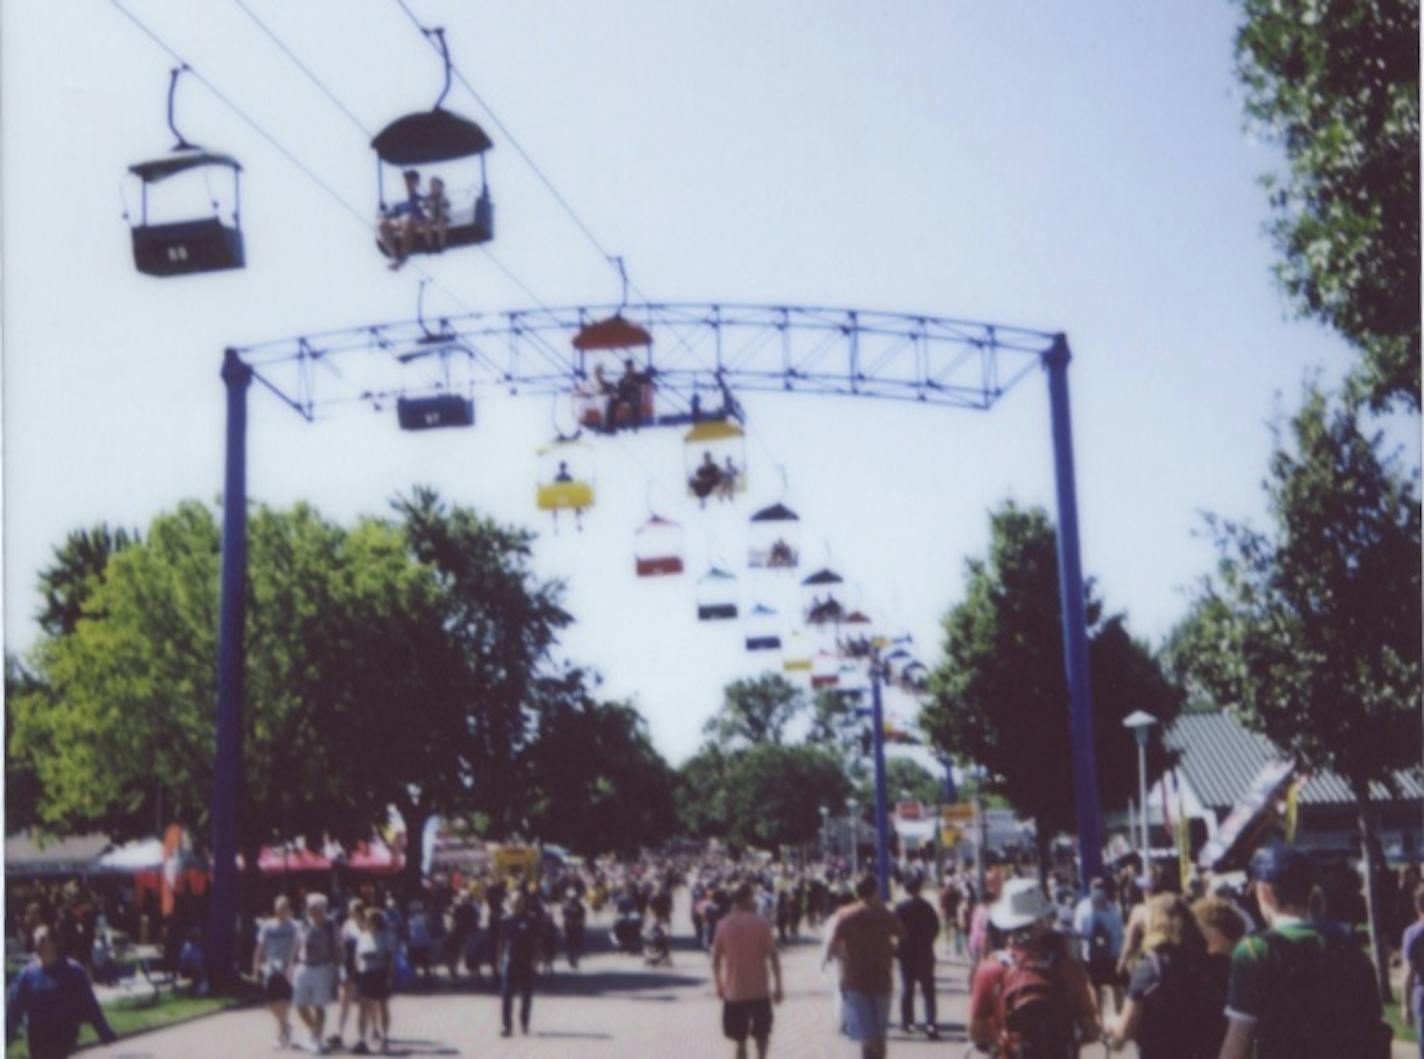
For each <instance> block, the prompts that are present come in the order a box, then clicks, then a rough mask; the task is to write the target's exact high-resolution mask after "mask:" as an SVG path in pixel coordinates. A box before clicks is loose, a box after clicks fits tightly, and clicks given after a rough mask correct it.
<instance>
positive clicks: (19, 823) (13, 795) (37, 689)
mask: <svg viewBox="0 0 1424 1059" xmlns="http://www.w3.org/2000/svg"><path fill="white" fill-rule="evenodd" d="M46 691H47V689H46V688H45V687H44V685H43V684H41V683H40V682H39V680H37V679H36V678H35V675H34V674H33V673H31V672H30V671H29V670H28V669H26V668H25V666H24V665H23V663H21V661H20V660H19V659H18V658H17V657H15V656H14V655H9V654H7V655H6V656H5V701H6V702H8V703H14V702H15V701H16V700H17V699H19V698H21V697H25V698H32V697H42V696H43V695H44V694H45V692H46ZM40 701H41V702H42V701H43V699H42V698H40ZM14 732H15V711H14V710H13V709H7V710H6V711H5V746H6V748H7V752H6V755H5V831H6V833H7V834H15V833H17V832H20V831H24V830H25V829H27V828H32V827H34V826H35V825H36V824H38V823H39V822H40V817H39V803H40V797H41V793H40V781H39V776H38V775H36V773H35V766H34V762H33V761H31V760H30V759H29V757H28V755H26V756H24V757H21V756H18V755H16V754H13V753H10V752H9V750H8V748H9V747H10V746H11V743H12V740H13V737H14Z"/></svg>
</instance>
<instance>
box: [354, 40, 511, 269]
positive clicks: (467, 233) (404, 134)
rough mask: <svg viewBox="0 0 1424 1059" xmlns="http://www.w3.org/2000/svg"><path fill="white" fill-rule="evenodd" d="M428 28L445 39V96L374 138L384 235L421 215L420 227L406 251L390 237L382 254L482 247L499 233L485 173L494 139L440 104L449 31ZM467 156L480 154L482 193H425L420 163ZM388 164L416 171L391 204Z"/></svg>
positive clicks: (447, 68)
mask: <svg viewBox="0 0 1424 1059" xmlns="http://www.w3.org/2000/svg"><path fill="white" fill-rule="evenodd" d="M428 32H429V33H430V34H431V35H433V36H434V37H435V38H436V39H437V40H438V41H439V42H440V54H441V56H442V57H443V58H444V61H445V87H444V88H443V89H442V90H441V92H440V98H438V99H437V100H436V101H435V106H434V107H432V108H431V109H430V110H428V111H420V112H418V113H415V114H407V115H405V116H404V117H401V118H397V119H396V120H395V121H393V122H391V123H390V124H389V125H387V126H386V127H385V128H384V129H382V130H381V131H380V132H379V133H377V134H376V137H375V139H373V140H372V141H371V146H372V148H374V149H375V152H376V186H377V193H378V196H379V200H380V213H381V227H382V229H383V233H382V234H383V236H387V235H389V234H390V233H387V232H385V231H384V229H386V228H387V226H399V225H400V224H402V223H404V222H405V221H409V220H412V219H416V218H421V219H420V220H419V223H418V229H419V230H418V231H417V230H412V231H411V232H410V234H409V235H408V236H407V237H406V238H405V239H404V240H403V242H402V246H401V251H402V254H401V255H396V248H395V247H392V246H390V245H388V240H387V238H384V237H383V238H381V239H378V240H377V241H376V245H377V246H378V247H379V248H380V250H381V253H383V254H385V255H386V256H387V257H391V256H403V254H404V253H410V254H428V253H438V252H440V251H441V250H445V249H447V248H450V247H458V246H478V245H479V244H481V243H487V242H489V241H490V240H491V239H493V238H494V204H493V202H492V201H491V200H490V193H489V180H488V178H487V174H486V172H485V152H486V151H488V150H489V149H490V148H491V147H493V146H494V144H493V142H492V141H491V140H490V138H489V136H487V135H486V134H485V131H484V129H482V128H480V126H479V125H477V124H476V123H475V122H473V121H471V120H470V119H469V118H464V117H461V116H460V115H458V114H454V113H452V112H450V111H448V110H444V109H443V108H442V107H441V106H440V104H441V103H443V102H444V101H445V97H446V95H448V94H449V92H450V51H449V49H448V48H447V47H446V45H445V32H444V30H441V29H435V30H430V31H428ZM465 158H478V159H479V165H480V174H479V192H478V194H475V192H474V189H473V187H471V188H469V189H467V190H466V191H462V190H461V189H459V188H455V189H453V190H452V192H451V195H450V197H449V198H448V199H447V198H445V197H444V194H443V190H436V189H434V188H433V187H432V189H431V191H430V192H429V193H422V192H420V190H419V188H418V178H419V173H418V172H416V170H415V167H416V166H431V165H439V164H441V163H446V162H458V161H460V160H461V159H465ZM388 165H390V166H395V167H396V168H398V169H399V170H401V171H402V172H404V173H411V172H416V184H415V186H412V184H411V183H410V181H407V197H406V198H405V199H404V200H402V201H400V202H396V203H392V204H389V205H388V204H387V202H386V187H385V167H386V166H388ZM432 177H433V178H434V179H439V180H440V181H441V184H442V188H443V184H444V177H443V176H440V175H439V174H438V173H437V174H432ZM432 184H433V180H432Z"/></svg>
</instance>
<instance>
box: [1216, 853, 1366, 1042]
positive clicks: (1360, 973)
mask: <svg viewBox="0 0 1424 1059" xmlns="http://www.w3.org/2000/svg"><path fill="white" fill-rule="evenodd" d="M1251 879H1252V882H1253V884H1254V886H1255V890H1256V900H1257V903H1258V904H1259V905H1260V907H1261V914H1262V916H1263V917H1264V918H1265V920H1266V929H1265V930H1263V931H1262V932H1260V933H1259V934H1254V935H1252V936H1250V937H1248V938H1245V939H1243V940H1242V942H1241V944H1239V945H1237V946H1236V951H1235V952H1234V953H1233V954H1232V957H1231V979H1230V984H1229V985H1228V987H1227V1000H1226V1020H1227V1028H1226V1040H1225V1041H1224V1042H1223V1043H1222V1046H1221V1056H1220V1059H1249V1057H1250V1056H1251V1055H1252V1054H1254V1055H1255V1056H1256V1057H1257V1059H1285V1057H1290V1059H1325V1057H1326V1056H1332V1057H1338V1056H1343V1055H1349V1056H1352V1057H1355V1056H1358V1057H1360V1059H1375V1057H1377V1056H1388V1055H1389V1051H1390V1045H1389V1041H1390V1037H1391V1036H1392V1034H1391V1032H1390V1029H1389V1026H1388V1025H1387V1024H1386V1023H1385V1022H1384V1021H1383V1019H1382V1017H1381V1010H1380V996H1379V984H1378V983H1377V982H1376V981H1375V974H1374V968H1373V967H1372V966H1371V965H1370V961H1369V959H1368V957H1366V956H1365V954H1364V952H1363V951H1362V950H1361V949H1360V947H1359V945H1358V943H1357V942H1356V941H1355V938H1354V937H1353V935H1352V933H1351V932H1350V931H1349V930H1348V929H1347V928H1345V927H1341V926H1338V925H1336V924H1331V923H1318V922H1311V921H1310V918H1309V914H1310V894H1311V890H1312V889H1313V888H1314V886H1315V869H1314V866H1313V865H1312V864H1311V863H1310V860H1309V858H1307V857H1306V855H1305V854H1304V853H1302V852H1301V851H1300V850H1298V849H1296V848H1294V847H1292V846H1286V845H1273V846H1267V847H1265V848H1263V849H1259V850H1257V851H1256V853H1255V855H1254V856H1253V857H1252V858H1251ZM1253 1049H1254V1053H1253Z"/></svg>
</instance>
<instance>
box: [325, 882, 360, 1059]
mask: <svg viewBox="0 0 1424 1059" xmlns="http://www.w3.org/2000/svg"><path fill="white" fill-rule="evenodd" d="M365 926H366V910H365V908H364V906H363V905H362V904H361V899H360V898H359V897H353V898H351V900H350V902H348V903H347V905H346V919H345V921H344V922H343V923H342V924H341V1007H340V1009H339V1010H338V1012H337V1015H336V1032H335V1033H333V1034H332V1035H331V1036H330V1037H328V1038H327V1039H326V1043H327V1044H329V1045H330V1046H331V1047H332V1048H335V1049H338V1050H339V1049H340V1048H342V1047H343V1046H344V1045H343V1043H342V1041H343V1038H344V1037H345V1036H346V1017H347V1015H348V1014H350V1012H351V1009H352V1008H353V1007H354V1008H356V1009H357V1012H358V1014H357V1017H358V1019H359V1017H360V1015H359V1012H360V1006H361V1005H360V1001H359V1000H358V999H357V996H356V943H357V942H358V941H360V940H361V933H362V931H364V930H365Z"/></svg>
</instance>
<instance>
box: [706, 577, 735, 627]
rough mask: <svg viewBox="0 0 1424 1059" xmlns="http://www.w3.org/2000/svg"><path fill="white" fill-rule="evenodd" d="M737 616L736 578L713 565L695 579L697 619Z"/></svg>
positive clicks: (712, 619) (722, 619) (725, 618)
mask: <svg viewBox="0 0 1424 1059" xmlns="http://www.w3.org/2000/svg"><path fill="white" fill-rule="evenodd" d="M736 616H737V578H736V576H735V575H734V574H731V573H729V572H728V571H726V570H724V569H722V568H721V567H720V566H714V567H712V568H711V569H710V570H708V571H707V572H706V573H705V574H703V575H702V576H701V577H700V578H698V579H697V620H698V621H729V620H731V619H732V618H735V617H736Z"/></svg>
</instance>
